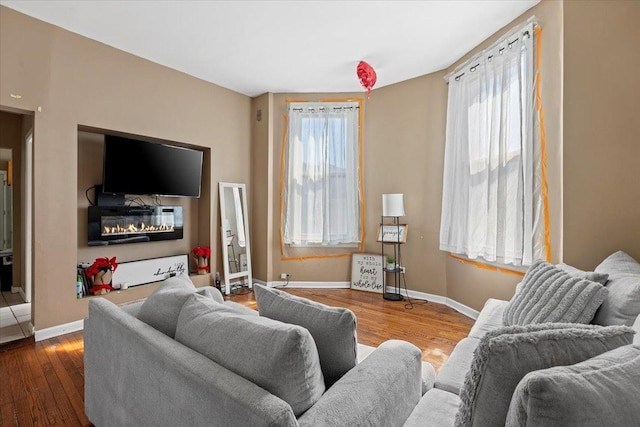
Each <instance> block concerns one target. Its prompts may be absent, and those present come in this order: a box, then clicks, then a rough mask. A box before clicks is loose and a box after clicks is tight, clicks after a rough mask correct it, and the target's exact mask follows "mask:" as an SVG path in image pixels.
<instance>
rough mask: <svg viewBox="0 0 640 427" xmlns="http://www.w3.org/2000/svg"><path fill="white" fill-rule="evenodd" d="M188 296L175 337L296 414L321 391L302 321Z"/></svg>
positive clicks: (311, 344)
mask: <svg viewBox="0 0 640 427" xmlns="http://www.w3.org/2000/svg"><path fill="white" fill-rule="evenodd" d="M224 310H229V309H228V307H225V306H224V305H223V304H219V303H216V302H215V301H213V300H211V299H208V298H203V297H201V296H199V295H191V296H190V297H189V298H188V299H187V301H186V302H185V303H184V306H183V308H182V310H181V311H180V316H179V317H178V324H177V327H176V341H178V342H180V343H182V344H184V345H186V346H187V347H190V348H192V349H194V350H196V351H197V352H199V353H201V354H203V355H205V356H207V357H208V358H210V359H211V360H213V361H214V362H216V363H218V364H220V365H222V366H224V367H225V368H227V369H229V370H230V371H232V372H234V373H236V374H238V375H240V376H242V377H243V378H246V379H248V380H249V381H251V382H253V383H254V384H257V385H258V386H260V387H262V388H264V389H265V390H267V391H269V392H271V393H272V394H274V395H276V396H278V397H279V398H281V399H282V400H284V401H285V402H287V403H288V404H289V405H291V408H292V409H293V413H294V414H295V415H296V416H299V415H300V414H302V413H303V412H305V411H306V410H307V409H309V408H310V407H311V406H312V405H313V404H314V403H316V402H317V401H318V399H320V397H321V396H322V394H323V393H324V391H325V385H324V380H323V378H322V371H321V369H320V361H319V359H318V351H317V350H316V346H315V343H314V342H313V337H312V336H311V334H310V333H309V331H307V330H306V329H304V328H303V327H301V326H297V325H290V324H287V323H283V322H278V321H276V320H272V319H269V318H266V317H261V316H252V315H244V314H238V313H236V312H233V311H231V310H230V311H227V312H223V311H224Z"/></svg>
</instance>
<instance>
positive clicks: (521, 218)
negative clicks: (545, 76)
mask: <svg viewBox="0 0 640 427" xmlns="http://www.w3.org/2000/svg"><path fill="white" fill-rule="evenodd" d="M533 35H534V33H533V24H532V23H528V24H527V25H526V26H524V27H522V28H520V29H518V30H517V31H515V32H514V33H512V34H511V35H510V36H509V37H506V38H505V39H504V40H503V41H501V42H499V43H498V44H496V45H495V46H493V47H492V48H490V49H488V50H487V51H485V52H483V53H482V54H481V55H479V56H478V57H476V58H473V59H472V60H471V61H470V62H469V63H468V64H467V65H465V66H464V67H463V68H460V69H458V70H456V72H454V73H453V74H452V75H451V76H450V77H449V99H448V106H447V127H446V148H445V165H444V177H443V178H444V179H443V198H442V217H441V225H440V249H442V250H445V251H448V252H452V253H454V254H460V255H464V256H467V257H469V258H472V259H475V258H483V259H484V260H486V261H490V262H497V263H501V264H512V265H516V266H519V265H530V264H531V262H532V260H533V259H534V256H536V255H537V254H534V253H533V248H534V245H533V240H534V232H533V230H534V228H535V224H534V223H535V221H536V220H537V218H538V216H539V215H538V213H537V212H538V211H539V209H540V194H539V191H535V190H534V189H535V188H536V185H535V182H534V181H535V180H536V179H539V178H538V177H536V176H534V170H535V162H536V158H538V154H537V150H538V149H539V148H538V147H537V146H536V145H537V144H536V142H535V139H536V135H535V133H537V131H536V132H534V120H535V117H534V116H535V108H534V78H535V64H534V45H533V44H534V37H533ZM537 187H538V188H539V186H537Z"/></svg>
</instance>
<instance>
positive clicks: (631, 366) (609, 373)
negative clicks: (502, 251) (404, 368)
mask: <svg viewBox="0 0 640 427" xmlns="http://www.w3.org/2000/svg"><path fill="white" fill-rule="evenodd" d="M536 267H537V268H539V269H540V270H544V272H542V273H540V275H538V276H537V277H536V276H535V272H532V270H534V269H535V268H536ZM559 270H562V272H560V271H559ZM530 273H531V274H530ZM563 273H566V275H563ZM545 274H547V276H544V275H545ZM552 274H555V276H553V277H557V278H558V279H556V281H558V280H565V281H566V283H565V284H564V285H563V284H559V283H554V284H553V285H556V286H557V288H556V290H557V292H556V295H557V294H558V293H560V294H562V292H564V290H575V289H579V288H580V286H581V285H585V286H586V285H587V283H586V282H579V280H582V279H588V280H589V283H588V285H590V286H592V290H591V291H592V292H591V294H589V295H588V297H589V299H588V301H586V300H587V298H586V297H585V298H583V299H582V300H583V304H582V306H584V307H587V306H589V305H590V304H591V306H590V307H588V310H591V311H588V312H587V314H586V316H587V317H588V318H589V319H591V321H590V322H591V324H590V325H580V324H577V323H567V322H566V319H563V318H562V316H563V313H564V314H566V313H570V312H571V315H572V316H574V318H580V317H582V318H584V312H582V313H577V312H576V307H575V304H574V306H572V307H568V306H563V304H565V303H567V302H570V303H573V302H575V301H580V300H581V296H582V297H584V293H583V295H577V296H576V295H568V296H570V297H571V298H568V297H567V298H562V296H567V295H561V297H560V298H556V300H554V299H553V298H550V299H545V298H544V297H541V295H540V294H541V293H542V292H541V289H544V286H546V284H548V283H550V282H551V281H552V280H550V277H551V275H552ZM527 276H529V277H530V279H531V280H534V279H535V280H537V281H538V283H535V284H534V285H535V286H531V287H530V290H532V291H534V292H532V293H530V294H529V296H528V297H527V299H525V302H524V304H520V307H523V306H530V307H529V309H530V310H529V311H528V313H527V314H528V315H529V317H530V318H533V317H535V315H537V314H539V313H542V312H545V309H546V314H547V315H549V316H551V315H557V314H558V313H560V316H561V318H560V321H564V322H565V323H548V322H557V319H554V320H549V321H548V322H546V321H545V320H544V319H540V320H543V321H542V322H537V323H536V322H532V323H530V324H527V322H526V321H523V322H521V323H520V324H515V325H514V324H510V323H508V322H506V320H513V319H514V318H516V319H518V318H525V317H526V316H524V315H523V311H520V312H518V313H515V312H513V313H512V312H510V309H511V311H516V310H515V309H513V307H516V306H518V298H519V297H521V296H522V295H526V294H527V290H525V289H524V287H525V286H524V285H525V282H526V281H527ZM527 276H525V279H524V280H523V282H521V283H520V284H519V285H518V289H517V290H516V295H515V296H514V298H513V299H512V300H511V302H510V301H502V300H497V299H489V300H488V301H487V302H486V303H485V305H484V308H483V309H482V310H481V312H480V314H479V316H478V318H477V320H476V322H475V324H474V325H473V327H472V328H471V331H470V332H469V335H468V337H467V338H464V339H463V340H461V341H460V342H459V343H458V344H457V345H456V347H455V349H454V351H453V352H452V354H451V355H450V357H449V359H448V360H447V362H446V363H445V364H444V365H443V366H442V368H441V369H440V371H439V373H438V375H437V377H436V381H435V385H434V388H433V389H431V390H429V391H428V392H427V393H426V394H425V395H424V396H423V397H422V398H421V400H420V402H419V403H418V405H416V408H415V409H414V411H413V412H412V414H411V416H410V417H409V419H408V420H407V422H406V424H405V426H406V427H414V426H421V427H425V426H427V427H428V426H434V427H435V426H437V427H446V426H480V427H492V426H504V425H507V426H541V427H542V426H544V427H554V426H558V427H560V426H563V427H564V426H580V427H585V426H594V427H595V426H602V425H608V426H637V425H640V400H638V396H640V264H638V263H637V261H635V260H634V259H633V258H631V257H630V256H629V255H627V254H625V253H624V252H617V253H615V254H613V255H611V256H610V257H608V258H607V259H606V260H604V261H603V262H602V263H601V264H600V265H599V266H598V267H597V268H596V269H595V272H583V271H580V270H577V269H574V268H572V267H570V266H566V265H558V266H550V265H542V263H541V264H540V265H538V266H532V269H530V270H529V272H528V273H527ZM543 276H544V277H543ZM569 276H571V277H569ZM594 281H599V282H600V283H602V284H604V287H598V286H597V285H592V283H593V282H594ZM541 283H543V284H542V285H541ZM569 285H570V286H569ZM563 286H564V287H563ZM602 289H605V290H604V291H603V290H602ZM547 290H548V291H549V292H550V290H549V289H547ZM536 292H537V294H538V295H536ZM596 294H598V295H596ZM536 298H540V301H538V302H539V305H538V307H537V310H538V311H536V307H534V306H535V304H533V303H532V300H535V299H536ZM598 301H599V302H598ZM593 305H596V307H595V308H594V307H593ZM594 310H597V311H596V312H595V315H594V313H593V311H594ZM506 313H507V314H506ZM509 314H511V315H512V316H511V318H510V316H509ZM545 322H546V323H545ZM630 326H631V327H632V328H630ZM634 330H635V331H636V332H637V333H636V334H635V337H634ZM632 340H633V344H632Z"/></svg>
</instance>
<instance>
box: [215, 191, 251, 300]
mask: <svg viewBox="0 0 640 427" xmlns="http://www.w3.org/2000/svg"><path fill="white" fill-rule="evenodd" d="M227 188H229V189H233V188H238V189H240V192H241V193H242V215H243V217H244V218H243V219H244V221H243V222H244V236H245V242H246V244H245V248H246V255H247V269H246V270H244V271H239V272H237V273H231V272H230V269H229V247H228V246H227V242H226V236H227V233H226V231H227V230H225V228H224V227H225V226H224V224H225V222H226V221H225V220H226V202H225V197H224V191H225V189H227ZM218 193H219V198H220V242H221V244H222V266H223V271H224V293H225V294H226V295H229V294H230V293H231V280H233V279H238V278H242V277H246V278H247V279H246V280H247V282H248V286H249V289H252V288H253V276H252V274H251V244H250V239H249V215H248V211H247V186H246V185H245V184H238V183H232V182H220V183H219V184H218Z"/></svg>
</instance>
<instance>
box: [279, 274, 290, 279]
mask: <svg viewBox="0 0 640 427" xmlns="http://www.w3.org/2000/svg"><path fill="white" fill-rule="evenodd" d="M280 278H281V279H284V280H287V279H288V278H289V274H287V273H280Z"/></svg>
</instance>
